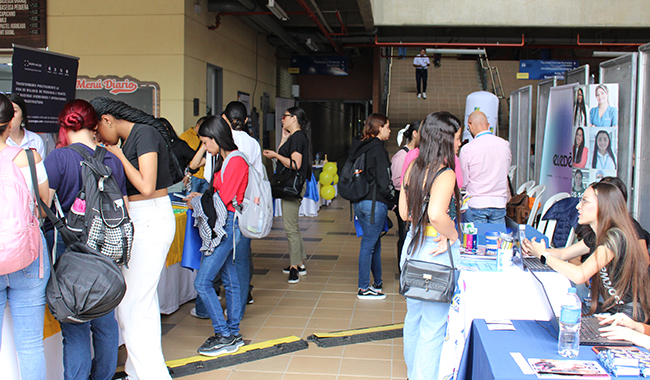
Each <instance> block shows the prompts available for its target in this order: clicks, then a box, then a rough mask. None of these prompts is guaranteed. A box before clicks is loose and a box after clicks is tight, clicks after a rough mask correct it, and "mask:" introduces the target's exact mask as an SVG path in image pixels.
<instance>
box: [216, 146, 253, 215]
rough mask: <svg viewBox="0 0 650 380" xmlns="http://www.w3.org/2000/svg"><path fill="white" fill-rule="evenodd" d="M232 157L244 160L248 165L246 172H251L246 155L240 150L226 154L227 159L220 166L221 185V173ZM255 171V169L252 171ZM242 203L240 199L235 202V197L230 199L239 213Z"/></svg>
mask: <svg viewBox="0 0 650 380" xmlns="http://www.w3.org/2000/svg"><path fill="white" fill-rule="evenodd" d="M233 157H241V158H243V159H244V162H246V165H248V170H251V167H250V166H251V164H250V163H249V162H248V157H246V153H244V152H242V151H240V150H233V151H232V152H230V154H228V157H226V159H225V160H224V161H223V164H222V165H221V183H223V172H225V171H226V166H228V162H230V159H231V158H233ZM253 170H255V169H253ZM243 203H244V200H243V199H242V200H241V202H239V203H238V202H237V196H235V197H234V198H233V199H232V206H233V207H234V208H235V210H237V211H239V212H241V211H242V204H243Z"/></svg>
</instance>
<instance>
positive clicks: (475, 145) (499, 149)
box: [460, 111, 512, 224]
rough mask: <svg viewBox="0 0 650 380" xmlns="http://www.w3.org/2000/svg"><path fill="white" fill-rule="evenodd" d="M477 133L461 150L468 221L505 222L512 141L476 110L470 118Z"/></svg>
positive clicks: (471, 124) (470, 125)
mask: <svg viewBox="0 0 650 380" xmlns="http://www.w3.org/2000/svg"><path fill="white" fill-rule="evenodd" d="M467 124H468V126H469V131H470V133H471V134H472V136H473V137H474V139H473V140H472V141H470V142H469V143H467V144H466V145H465V146H464V147H463V149H462V150H461V152H460V167H461V172H462V173H463V183H464V184H465V189H466V190H467V197H468V206H469V208H468V209H467V211H466V212H465V216H464V220H463V221H464V222H475V223H495V224H501V223H504V222H505V216H506V202H507V201H508V170H509V168H510V162H511V160H512V154H511V153H510V144H509V143H508V142H507V141H506V140H504V139H502V138H500V137H497V136H494V135H493V134H492V133H491V132H490V130H489V127H490V124H489V123H488V120H487V117H486V116H485V114H484V113H483V112H481V111H474V112H472V113H471V114H470V115H469V118H468V120H467Z"/></svg>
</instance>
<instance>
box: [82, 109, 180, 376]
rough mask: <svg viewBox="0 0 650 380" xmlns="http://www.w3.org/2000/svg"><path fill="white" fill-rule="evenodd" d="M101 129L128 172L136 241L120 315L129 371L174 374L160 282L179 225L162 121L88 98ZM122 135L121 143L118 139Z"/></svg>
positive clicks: (98, 130)
mask: <svg viewBox="0 0 650 380" xmlns="http://www.w3.org/2000/svg"><path fill="white" fill-rule="evenodd" d="M90 104H92V106H93V107H94V108H95V111H96V112H97V116H98V117H99V122H98V124H97V125H98V128H97V133H98V134H99V135H100V137H101V139H100V140H101V141H102V142H104V143H105V144H106V149H107V150H108V151H109V152H111V153H113V154H114V155H116V156H117V158H119V160H120V161H121V162H122V165H123V166H124V172H125V173H126V179H127V183H126V191H127V195H128V197H129V214H130V217H131V220H132V221H133V228H134V234H133V246H132V248H131V260H130V261H129V266H128V268H127V267H126V266H123V267H122V273H123V274H124V279H125V280H126V294H125V295H124V299H123V300H122V303H120V305H119V306H118V307H117V317H118V323H119V326H120V330H121V332H122V337H123V338H124V342H125V344H126V349H127V353H128V356H127V359H126V363H125V366H124V370H125V371H126V373H127V374H128V375H129V376H130V377H133V378H137V379H140V380H143V379H156V380H159V379H171V376H170V375H169V371H168V370H167V366H166V365H165V359H164V357H163V353H162V344H161V327H160V305H159V303H158V292H157V289H158V282H159V281H160V275H161V272H162V269H163V266H164V265H165V260H166V258H167V253H168V252H169V247H170V245H171V243H172V240H173V239H174V234H175V231H176V219H175V217H174V211H173V210H172V205H171V200H170V199H169V197H168V196H167V188H168V187H169V186H171V185H172V184H173V179H172V173H170V166H169V161H170V159H172V158H171V157H170V153H169V147H168V143H167V141H166V140H165V138H164V137H163V135H162V134H161V133H162V132H161V131H164V127H163V126H162V125H161V124H160V121H159V120H157V119H156V118H154V117H153V116H151V115H149V114H147V113H145V112H143V111H141V110H139V109H136V108H133V107H131V106H129V105H128V104H126V103H124V102H121V101H117V100H113V99H110V98H106V97H99V98H95V99H93V100H91V101H90ZM120 140H121V142H122V144H121V147H118V146H117V143H118V142H119V141H120Z"/></svg>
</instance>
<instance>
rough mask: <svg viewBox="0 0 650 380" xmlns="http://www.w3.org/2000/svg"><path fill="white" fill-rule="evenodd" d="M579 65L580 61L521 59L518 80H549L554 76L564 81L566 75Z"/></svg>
mask: <svg viewBox="0 0 650 380" xmlns="http://www.w3.org/2000/svg"><path fill="white" fill-rule="evenodd" d="M579 64H580V63H579V62H578V61H552V60H540V59H521V60H519V72H518V73H517V79H549V78H553V77H554V76H555V77H558V78H560V79H564V73H565V72H566V71H571V70H574V69H576V68H577V67H578V65H579Z"/></svg>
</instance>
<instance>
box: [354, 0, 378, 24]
mask: <svg viewBox="0 0 650 380" xmlns="http://www.w3.org/2000/svg"><path fill="white" fill-rule="evenodd" d="M357 4H358V5H359V13H360V14H361V19H362V20H363V27H364V28H365V29H366V32H372V31H373V30H374V29H375V18H374V17H373V15H372V4H370V0H357Z"/></svg>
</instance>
